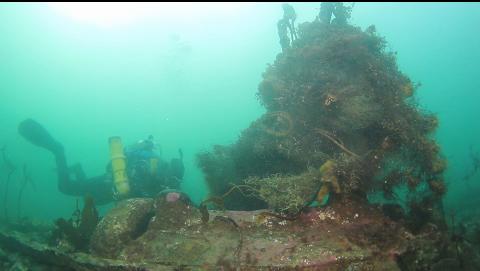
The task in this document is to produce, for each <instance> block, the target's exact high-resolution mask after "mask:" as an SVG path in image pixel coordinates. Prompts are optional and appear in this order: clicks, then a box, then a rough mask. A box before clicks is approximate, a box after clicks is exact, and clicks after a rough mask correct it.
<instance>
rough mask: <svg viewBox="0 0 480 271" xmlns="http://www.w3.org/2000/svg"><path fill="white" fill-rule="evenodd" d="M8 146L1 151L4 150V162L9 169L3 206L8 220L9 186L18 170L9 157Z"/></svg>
mask: <svg viewBox="0 0 480 271" xmlns="http://www.w3.org/2000/svg"><path fill="white" fill-rule="evenodd" d="M6 149H7V148H6V146H3V147H2V149H1V151H2V159H3V163H4V164H5V168H6V169H7V180H6V181H5V193H4V196H3V208H4V215H5V220H8V207H7V203H8V188H9V185H10V180H11V179H12V175H13V173H15V171H16V170H17V167H16V166H15V165H14V164H13V163H12V161H10V159H8V157H7V154H6Z"/></svg>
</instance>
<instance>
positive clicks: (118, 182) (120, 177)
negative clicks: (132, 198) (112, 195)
mask: <svg viewBox="0 0 480 271" xmlns="http://www.w3.org/2000/svg"><path fill="white" fill-rule="evenodd" d="M108 142H109V145H110V159H111V161H112V173H113V183H114V185H115V190H116V191H117V193H118V195H119V196H120V197H122V196H126V195H128V193H129V192H130V185H129V183H128V176H127V162H126V159H125V154H124V153H123V144H122V139H121V138H120V137H119V136H112V137H110V138H109V139H108Z"/></svg>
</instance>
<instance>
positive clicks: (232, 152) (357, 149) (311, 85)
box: [197, 3, 446, 225]
mask: <svg viewBox="0 0 480 271" xmlns="http://www.w3.org/2000/svg"><path fill="white" fill-rule="evenodd" d="M328 6H329V7H328ZM323 7H325V9H323ZM328 9H330V11H329V10H328ZM350 12H351V7H350V8H349V7H347V6H344V5H343V4H341V3H322V10H321V14H320V20H315V21H313V22H310V23H308V22H307V23H303V24H300V25H299V26H298V31H297V38H296V39H295V40H294V41H293V42H291V44H290V47H289V49H288V50H283V51H282V52H281V53H279V54H278V55H277V57H276V59H275V62H274V63H273V64H272V65H269V66H268V67H267V69H266V71H265V72H264V73H263V80H262V81H261V82H260V84H259V86H258V93H257V98H258V99H259V101H260V103H261V104H262V105H263V106H264V107H265V108H266V112H265V114H264V115H263V116H261V117H260V118H259V119H257V120H256V121H254V122H252V124H251V125H250V126H249V127H248V128H246V129H245V130H244V131H242V133H241V135H240V137H239V139H238V141H237V142H236V143H234V144H231V145H228V146H218V145H217V146H215V147H214V148H213V151H211V152H203V153H201V154H199V155H198V156H197V162H198V165H199V166H200V168H201V169H202V171H203V172H204V175H205V180H206V182H207V184H208V186H209V187H210V188H211V189H210V194H211V196H221V195H223V194H224V193H226V192H227V191H228V190H229V189H230V188H231V184H233V185H248V186H250V187H251V189H245V188H244V189H243V190H244V191H249V193H246V194H248V196H245V195H243V194H242V193H240V192H239V191H238V190H236V192H235V193H231V194H230V195H229V196H228V197H225V198H224V205H225V207H226V208H227V209H234V210H253V209H261V208H265V207H266V206H267V207H269V208H271V209H273V210H276V211H279V212H287V213H290V212H291V213H295V212H298V211H299V210H301V209H302V207H304V206H305V204H306V203H307V202H311V200H312V199H315V198H317V200H318V201H322V200H323V199H325V197H326V195H327V194H330V192H333V190H338V191H341V195H342V196H345V197H351V196H354V197H360V198H364V199H365V200H366V199H367V197H368V195H369V194H374V193H378V192H380V194H381V195H383V198H384V200H388V201H392V202H391V203H401V204H400V205H401V206H409V205H410V206H414V208H411V209H409V210H410V211H407V210H406V212H405V215H406V216H410V217H411V218H412V219H413V217H417V218H418V219H422V220H423V218H420V217H419V216H417V215H416V213H417V211H415V210H417V209H418V208H416V206H417V204H416V203H415V202H421V201H422V200H421V199H422V197H425V198H428V200H426V201H427V202H431V203H430V204H429V205H428V206H430V207H429V208H433V209H435V212H438V213H439V214H440V215H439V216H440V217H441V213H442V211H441V207H440V204H438V202H440V201H441V199H442V196H443V195H444V194H445V192H446V186H445V183H444V179H443V176H442V175H443V172H444V171H445V169H446V160H445V159H444V158H443V157H441V155H440V148H439V146H438V144H437V143H436V142H435V140H433V139H432V138H431V135H432V133H433V132H434V131H435V129H436V128H437V126H438V120H437V118H436V117H435V116H434V115H433V114H431V113H428V112H425V111H424V110H421V109H420V108H419V106H418V105H417V104H416V103H415V101H414V94H415V91H416V90H417V88H418V87H419V84H415V83H413V82H412V81H411V80H410V79H409V78H408V77H407V76H406V75H405V74H404V73H402V72H401V71H400V70H399V69H398V66H397V64H396V59H395V55H396V54H395V53H394V52H389V51H387V49H386V48H387V46H386V41H385V39H384V38H383V37H380V36H379V35H378V34H377V32H376V31H375V27H374V26H371V27H369V28H367V29H366V30H365V31H362V30H361V29H360V28H359V27H355V26H352V25H349V24H348V22H347V21H348V18H349V17H350ZM332 15H334V16H335V17H336V18H335V19H334V20H333V21H332V22H331V17H332ZM327 17H328V18H327ZM330 22H331V23H330ZM327 161H330V162H329V163H331V165H335V166H334V170H333V171H331V172H333V173H334V174H333V173H332V176H334V177H335V178H334V179H333V178H331V180H335V181H334V182H330V183H329V185H328V186H325V187H323V186H322V185H321V184H322V183H324V182H322V181H321V175H322V174H319V173H318V170H316V172H317V173H316V175H315V176H311V175H310V174H311V173H309V169H311V168H313V169H319V168H320V167H321V166H322V165H324V164H325V163H326V162H327ZM327 165H328V164H327ZM314 172H315V171H314ZM307 176H308V177H309V178H310V179H309V180H308V181H307V180H306V179H307V178H304V177H307ZM402 187H406V188H408V189H407V192H406V193H407V194H406V195H403V194H402V195H401V196H398V195H397V196H396V192H395V191H396V190H397V189H401V188H402ZM422 191H423V192H425V193H423V192H422ZM252 194H253V195H252ZM413 195H415V196H413ZM408 201H411V202H410V203H409V202H408ZM418 212H420V213H421V212H422V211H421V210H418ZM427 217H430V218H431V220H429V222H433V221H436V222H438V221H439V220H438V219H437V218H434V217H436V215H435V216H427ZM413 220H414V219H413ZM438 223H440V222H438ZM413 224H415V223H413ZM413 224H412V225H413ZM419 225H426V223H423V222H421V223H419Z"/></svg>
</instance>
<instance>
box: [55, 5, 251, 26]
mask: <svg viewBox="0 0 480 271" xmlns="http://www.w3.org/2000/svg"><path fill="white" fill-rule="evenodd" d="M247 4H248V3H213V2H211V3H195V2H192V3H182V2H179V3H150V2H143V3H138V2H130V3H129V2H118V3H114V2H103V3H102V2H90V3H88V2H87V3H79V2H72V3H68V2H64V3H62V2H54V3H49V5H50V7H52V8H53V9H54V10H55V11H57V12H58V13H59V14H62V15H64V16H67V17H69V18H71V19H73V20H76V21H80V22H85V23H89V24H94V25H97V26H101V27H112V26H118V25H127V24H132V23H135V22H138V21H139V20H143V19H145V18H149V17H157V18H158V17H160V18H162V19H165V20H170V21H175V20H183V21H191V20H200V19H205V18H211V17H212V16H228V15H229V14H231V13H232V12H235V11H238V10H239V9H240V8H242V7H244V6H246V5H247Z"/></svg>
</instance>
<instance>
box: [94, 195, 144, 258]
mask: <svg viewBox="0 0 480 271" xmlns="http://www.w3.org/2000/svg"><path fill="white" fill-rule="evenodd" d="M152 216H153V199H145V198H136V199H127V200H124V201H121V202H120V203H119V204H118V205H117V206H116V207H115V208H113V209H112V210H110V211H109V212H108V213H107V215H106V216H105V217H104V218H103V219H102V220H101V221H100V223H99V224H98V226H97V228H96V229H95V232H94V233H93V236H92V239H91V244H90V246H91V250H92V252H93V253H94V254H96V255H99V256H102V257H106V258H115V257H116V255H117V253H119V251H120V250H121V249H122V248H123V247H124V246H125V244H127V243H128V242H130V241H131V240H134V239H136V238H138V237H139V236H140V235H141V234H142V233H143V232H145V230H146V228H147V225H148V222H149V221H150V218H151V217H152Z"/></svg>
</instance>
